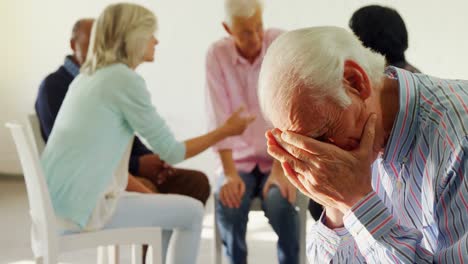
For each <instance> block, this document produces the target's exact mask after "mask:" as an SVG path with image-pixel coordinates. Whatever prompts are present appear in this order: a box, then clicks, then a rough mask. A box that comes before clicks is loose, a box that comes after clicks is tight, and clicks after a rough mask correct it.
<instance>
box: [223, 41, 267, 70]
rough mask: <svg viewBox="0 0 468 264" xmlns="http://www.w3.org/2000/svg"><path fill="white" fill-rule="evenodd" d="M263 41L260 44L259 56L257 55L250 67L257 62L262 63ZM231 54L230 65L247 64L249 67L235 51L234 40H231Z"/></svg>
mask: <svg viewBox="0 0 468 264" xmlns="http://www.w3.org/2000/svg"><path fill="white" fill-rule="evenodd" d="M265 45H266V43H265V41H263V43H262V50H261V51H260V54H258V56H257V58H255V61H254V62H253V63H252V64H251V65H255V64H257V63H259V61H262V59H263V57H264V56H265ZM231 51H232V52H231V54H232V63H233V64H234V65H236V64H248V65H250V62H249V61H248V60H247V59H246V58H244V57H242V56H241V55H240V54H239V52H238V51H237V48H236V44H235V42H234V40H233V39H232V38H231Z"/></svg>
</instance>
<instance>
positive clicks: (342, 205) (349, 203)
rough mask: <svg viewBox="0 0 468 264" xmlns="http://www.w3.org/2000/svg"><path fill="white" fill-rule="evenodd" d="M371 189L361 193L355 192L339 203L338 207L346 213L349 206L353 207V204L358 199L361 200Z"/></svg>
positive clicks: (349, 208)
mask: <svg viewBox="0 0 468 264" xmlns="http://www.w3.org/2000/svg"><path fill="white" fill-rule="evenodd" d="M372 191H373V190H372V189H370V190H369V191H367V192H365V193H363V194H356V195H355V196H353V197H351V198H349V199H346V200H344V201H343V202H342V203H340V205H339V206H338V209H339V210H340V211H341V212H342V213H343V214H346V213H347V212H348V211H349V210H351V208H353V206H354V205H356V204H357V203H358V202H359V201H361V200H362V199H363V198H364V197H366V196H367V195H369V193H371V192H372Z"/></svg>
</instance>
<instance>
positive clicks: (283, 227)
mask: <svg viewBox="0 0 468 264" xmlns="http://www.w3.org/2000/svg"><path fill="white" fill-rule="evenodd" d="M239 175H240V177H241V178H242V180H243V181H244V183H245V193H244V196H243V197H242V201H241V205H240V207H239V208H229V207H226V206H224V205H223V204H222V203H221V202H220V200H219V189H220V188H219V187H220V186H221V185H220V186H219V187H218V188H217V191H216V193H215V197H216V214H217V219H218V222H217V225H218V228H219V232H220V235H221V239H222V241H223V244H224V246H225V247H226V254H227V256H228V257H229V260H230V263H231V264H245V263H247V245H246V242H245V234H246V231H247V221H248V220H249V217H248V215H249V211H250V205H251V202H252V200H253V199H254V198H256V197H260V198H261V199H262V209H263V211H264V212H265V216H266V217H267V218H268V222H269V223H270V225H271V226H272V227H273V230H274V231H275V233H276V234H277V235H278V244H277V248H278V261H279V263H280V264H297V263H299V216H298V212H297V211H296V209H295V206H294V205H292V204H290V203H289V201H288V200H286V199H285V198H284V197H283V196H282V195H281V192H280V190H279V189H278V188H277V187H276V186H273V187H271V188H270V189H269V191H268V193H267V197H263V194H262V191H263V186H264V185H265V182H266V180H267V179H268V176H269V174H268V173H267V174H265V173H262V172H261V171H260V170H259V169H258V167H255V169H254V170H253V171H252V172H250V173H239ZM218 182H219V181H218Z"/></svg>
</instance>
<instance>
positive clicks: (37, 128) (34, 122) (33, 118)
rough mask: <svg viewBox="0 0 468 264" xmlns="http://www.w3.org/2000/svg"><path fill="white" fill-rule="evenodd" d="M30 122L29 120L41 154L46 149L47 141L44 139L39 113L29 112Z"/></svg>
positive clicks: (38, 151) (36, 145)
mask: <svg viewBox="0 0 468 264" xmlns="http://www.w3.org/2000/svg"><path fill="white" fill-rule="evenodd" d="M28 122H29V126H30V127H31V129H32V132H33V136H34V142H35V143H36V144H35V147H36V150H37V153H39V155H41V154H42V151H44V147H45V142H44V139H43V138H42V134H41V124H40V123H39V118H38V117H37V115H36V114H35V113H34V114H29V115H28Z"/></svg>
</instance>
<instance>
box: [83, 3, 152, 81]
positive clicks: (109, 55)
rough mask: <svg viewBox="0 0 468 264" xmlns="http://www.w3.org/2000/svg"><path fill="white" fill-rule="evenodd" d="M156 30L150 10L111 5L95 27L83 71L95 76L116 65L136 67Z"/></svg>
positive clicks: (126, 5) (139, 7)
mask: <svg viewBox="0 0 468 264" xmlns="http://www.w3.org/2000/svg"><path fill="white" fill-rule="evenodd" d="M156 29H157V20H156V16H155V15H154V14H153V12H151V11H150V10H148V9H147V8H145V7H143V6H140V5H136V4H128V3H119V4H112V5H109V6H108V7H106V9H104V11H103V12H102V13H101V15H100V16H99V17H98V19H97V20H96V22H95V23H94V25H93V29H92V32H91V40H90V44H89V51H88V56H87V57H86V61H85V63H84V64H83V66H82V67H81V72H83V73H86V74H93V73H94V72H96V70H98V69H100V68H102V67H105V66H107V65H110V64H114V63H124V64H126V65H128V66H129V67H136V66H137V65H138V64H139V63H141V61H142V60H143V56H144V55H145V52H146V46H147V43H148V41H149V39H150V38H151V36H152V35H153V34H154V32H155V31H156Z"/></svg>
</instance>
